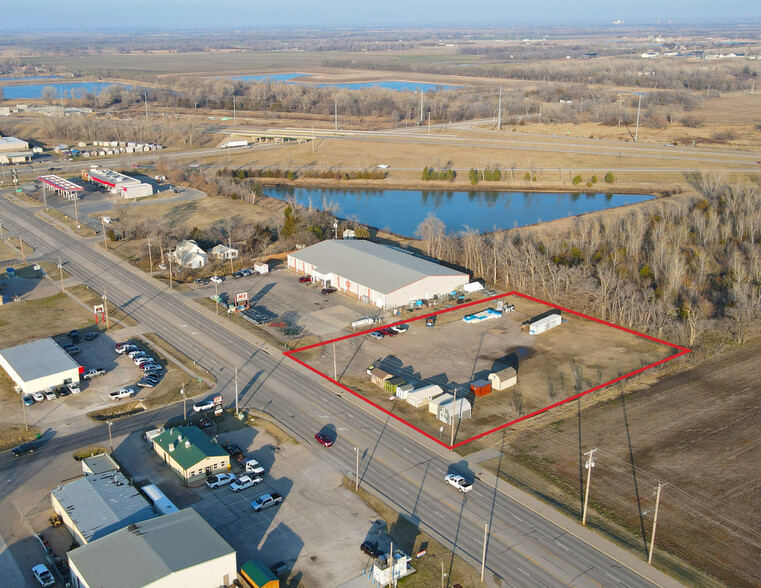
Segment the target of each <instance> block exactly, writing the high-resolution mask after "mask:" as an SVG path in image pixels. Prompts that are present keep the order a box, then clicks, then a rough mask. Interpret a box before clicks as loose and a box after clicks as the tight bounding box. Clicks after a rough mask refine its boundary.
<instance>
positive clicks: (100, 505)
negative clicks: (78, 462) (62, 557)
mask: <svg viewBox="0 0 761 588" xmlns="http://www.w3.org/2000/svg"><path fill="white" fill-rule="evenodd" d="M50 499H51V502H52V503H53V510H54V511H55V512H56V514H57V515H58V516H60V517H61V521H62V522H63V524H64V525H66V528H67V529H68V530H69V532H70V533H71V534H72V536H73V537H74V539H75V540H76V542H77V543H78V544H79V545H87V544H88V543H90V542H91V541H95V540H96V539H99V538H101V537H105V536H106V535H108V534H110V533H113V532H114V531H117V530H119V529H122V528H124V527H127V526H129V525H132V524H134V523H139V522H140V521H145V520H147V519H151V518H153V517H155V516H156V512H155V511H154V509H153V507H152V506H151V504H150V503H149V502H148V501H147V500H146V499H145V497H144V496H143V495H142V494H140V492H139V491H138V489H137V488H135V487H134V486H133V485H132V484H130V482H129V480H127V478H125V477H124V475H123V474H122V473H121V472H118V471H117V472H115V471H109V472H104V473H102V474H93V475H91V476H85V477H83V478H79V479H78V480H74V481H73V482H69V483H68V484H64V485H62V486H59V487H58V488H56V489H55V490H53V491H52V492H51V493H50Z"/></svg>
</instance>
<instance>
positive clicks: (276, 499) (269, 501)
mask: <svg viewBox="0 0 761 588" xmlns="http://www.w3.org/2000/svg"><path fill="white" fill-rule="evenodd" d="M281 502H283V497H282V496H280V494H277V493H275V492H273V493H272V494H262V495H261V496H260V497H259V498H257V499H256V500H254V501H253V502H252V503H251V508H252V509H253V511H254V512H259V511H260V510H262V509H265V508H269V507H270V506H275V505H276V504H280V503H281Z"/></svg>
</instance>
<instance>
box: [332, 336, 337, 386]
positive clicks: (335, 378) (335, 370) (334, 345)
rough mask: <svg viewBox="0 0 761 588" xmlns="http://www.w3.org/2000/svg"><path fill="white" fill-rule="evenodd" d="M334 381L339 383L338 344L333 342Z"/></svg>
mask: <svg viewBox="0 0 761 588" xmlns="http://www.w3.org/2000/svg"><path fill="white" fill-rule="evenodd" d="M333 380H335V381H336V382H337V381H338V368H337V367H336V342H335V341H333Z"/></svg>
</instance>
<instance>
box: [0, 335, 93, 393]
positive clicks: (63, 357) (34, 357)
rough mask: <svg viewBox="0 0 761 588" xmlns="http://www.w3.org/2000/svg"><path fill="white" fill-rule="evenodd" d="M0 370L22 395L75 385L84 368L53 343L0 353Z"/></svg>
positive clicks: (37, 343) (47, 341) (42, 341)
mask: <svg viewBox="0 0 761 588" xmlns="http://www.w3.org/2000/svg"><path fill="white" fill-rule="evenodd" d="M0 366H2V367H3V369H4V370H5V371H6V372H7V373H8V375H9V376H10V377H11V379H12V380H13V381H14V382H15V383H16V386H18V387H19V388H20V390H21V392H23V393H24V394H30V393H32V392H40V391H41V390H44V389H45V388H55V387H57V386H63V385H64V384H70V383H72V382H79V376H80V375H81V374H82V373H83V372H84V368H83V367H82V366H81V365H79V364H78V363H77V362H76V361H74V359H73V358H72V357H71V355H69V354H68V353H66V352H65V351H64V350H63V348H62V347H61V346H60V345H58V343H56V342H55V341H53V339H51V338H49V337H48V338H47V339H38V340H37V341H31V342H29V343H23V344H22V345H16V346H15V347H8V348H7V349H3V350H0Z"/></svg>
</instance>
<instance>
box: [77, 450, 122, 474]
mask: <svg viewBox="0 0 761 588" xmlns="http://www.w3.org/2000/svg"><path fill="white" fill-rule="evenodd" d="M85 466H87V468H88V469H89V471H90V472H91V475H93V474H105V473H106V472H114V471H119V464H118V463H116V462H115V461H114V458H113V457H111V456H110V455H109V454H108V453H99V454H97V455H93V456H90V457H85V458H83V459H82V469H83V470H84V467H85Z"/></svg>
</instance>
